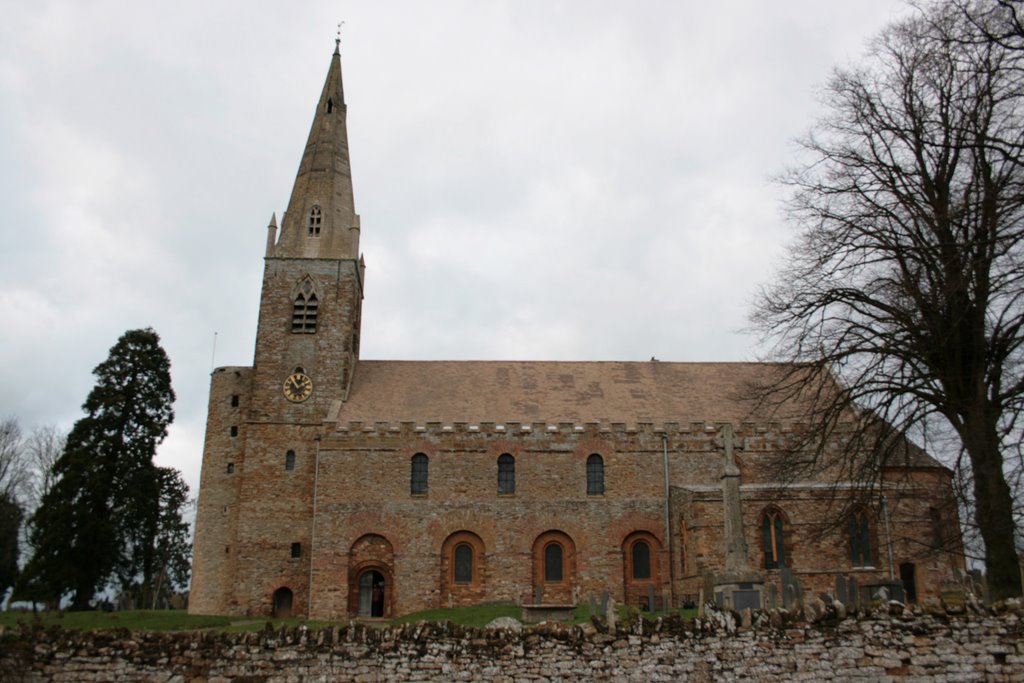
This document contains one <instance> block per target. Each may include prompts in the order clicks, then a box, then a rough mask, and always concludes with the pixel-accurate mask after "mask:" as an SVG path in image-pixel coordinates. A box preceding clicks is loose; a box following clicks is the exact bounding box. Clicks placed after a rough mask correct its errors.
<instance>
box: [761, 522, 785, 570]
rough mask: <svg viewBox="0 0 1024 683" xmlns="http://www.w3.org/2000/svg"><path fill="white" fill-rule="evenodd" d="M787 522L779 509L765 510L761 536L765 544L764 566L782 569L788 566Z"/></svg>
mask: <svg viewBox="0 0 1024 683" xmlns="http://www.w3.org/2000/svg"><path fill="white" fill-rule="evenodd" d="M784 526H785V523H784V521H783V519H782V512H780V511H779V510H774V509H772V510H765V513H764V516H763V517H762V522H761V538H762V545H763V546H764V568H765V569H780V568H782V567H785V566H786V546H785V543H784V539H785V533H784V528H783V527H784Z"/></svg>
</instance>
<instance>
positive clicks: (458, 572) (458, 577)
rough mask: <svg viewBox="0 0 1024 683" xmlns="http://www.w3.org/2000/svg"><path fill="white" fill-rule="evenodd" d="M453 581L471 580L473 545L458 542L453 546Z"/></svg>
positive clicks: (464, 581)
mask: <svg viewBox="0 0 1024 683" xmlns="http://www.w3.org/2000/svg"><path fill="white" fill-rule="evenodd" d="M453 559H454V560H455V563H454V564H455V569H454V575H455V577H454V578H455V583H472V582H473V546H471V545H470V544H468V543H460V544H458V545H457V546H455V553H454V558H453Z"/></svg>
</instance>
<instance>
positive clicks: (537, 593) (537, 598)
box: [533, 586, 544, 605]
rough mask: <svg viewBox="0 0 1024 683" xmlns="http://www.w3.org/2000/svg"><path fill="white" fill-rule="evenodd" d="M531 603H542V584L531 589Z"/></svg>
mask: <svg viewBox="0 0 1024 683" xmlns="http://www.w3.org/2000/svg"><path fill="white" fill-rule="evenodd" d="M533 604H535V605H543V604H544V586H537V587H536V588H534V589H533Z"/></svg>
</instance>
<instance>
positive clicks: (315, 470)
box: [306, 434, 320, 619]
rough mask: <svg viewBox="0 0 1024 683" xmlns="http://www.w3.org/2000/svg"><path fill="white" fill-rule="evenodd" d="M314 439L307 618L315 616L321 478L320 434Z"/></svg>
mask: <svg viewBox="0 0 1024 683" xmlns="http://www.w3.org/2000/svg"><path fill="white" fill-rule="evenodd" d="M314 441H316V455H315V456H314V459H313V520H312V522H311V523H310V525H309V526H310V529H309V588H308V589H307V590H306V595H307V596H308V597H309V600H308V604H307V605H306V618H307V619H310V618H312V616H313V548H314V547H315V545H314V544H315V541H316V488H317V484H318V483H319V480H320V435H319V434H317V435H316V437H315V438H314Z"/></svg>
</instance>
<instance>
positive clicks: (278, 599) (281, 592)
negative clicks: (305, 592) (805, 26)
mask: <svg viewBox="0 0 1024 683" xmlns="http://www.w3.org/2000/svg"><path fill="white" fill-rule="evenodd" d="M291 616H292V590H291V589H290V588H283V587H282V588H278V589H277V590H276V591H274V618H275V619H290V618H291Z"/></svg>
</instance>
